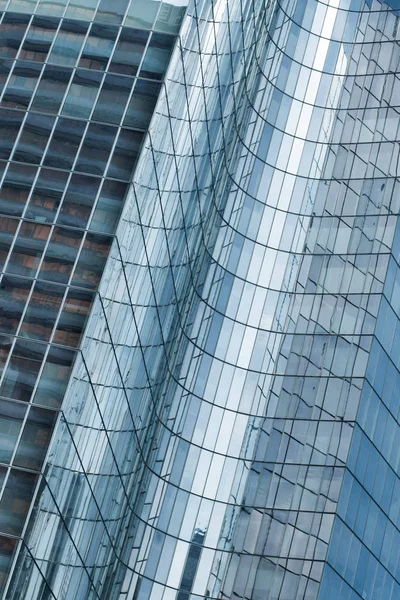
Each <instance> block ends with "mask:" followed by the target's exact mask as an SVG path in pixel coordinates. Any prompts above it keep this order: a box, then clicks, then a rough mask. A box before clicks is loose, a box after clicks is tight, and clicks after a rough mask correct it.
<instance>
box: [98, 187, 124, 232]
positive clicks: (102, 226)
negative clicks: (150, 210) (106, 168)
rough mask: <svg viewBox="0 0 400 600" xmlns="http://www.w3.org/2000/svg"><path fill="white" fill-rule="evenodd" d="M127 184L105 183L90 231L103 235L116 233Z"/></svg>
mask: <svg viewBox="0 0 400 600" xmlns="http://www.w3.org/2000/svg"><path fill="white" fill-rule="evenodd" d="M126 188H127V184H126V183H120V182H119V181H108V180H107V179H106V180H105V181H104V184H103V187H102V189H101V192H100V196H99V199H98V201H97V205H96V209H95V211H94V213H93V217H92V221H91V223H90V229H93V230H95V231H100V232H103V233H111V234H112V233H114V232H115V229H116V226H117V222H118V217H119V215H120V213H121V210H122V205H123V200H124V198H125V194H126Z"/></svg>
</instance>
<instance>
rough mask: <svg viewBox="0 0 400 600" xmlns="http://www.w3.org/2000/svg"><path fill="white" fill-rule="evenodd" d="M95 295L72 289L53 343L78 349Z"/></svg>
mask: <svg viewBox="0 0 400 600" xmlns="http://www.w3.org/2000/svg"><path fill="white" fill-rule="evenodd" d="M93 298H94V294H92V293H91V292H83V291H80V290H76V289H71V290H70V291H69V292H68V295H67V298H66V300H65V303H64V306H63V309H62V312H61V315H60V319H59V322H58V324H57V329H56V331H55V333H54V338H53V342H55V343H57V344H63V345H65V346H72V347H77V346H78V345H79V342H80V341H81V337H82V333H83V330H84V328H85V324H86V321H87V317H88V315H89V311H90V308H91V306H92V303H93Z"/></svg>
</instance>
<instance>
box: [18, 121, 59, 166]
mask: <svg viewBox="0 0 400 600" xmlns="http://www.w3.org/2000/svg"><path fill="white" fill-rule="evenodd" d="M53 124H54V118H53V117H45V116H44V115H35V114H33V113H30V114H29V115H28V117H27V119H26V121H25V124H24V128H23V131H22V134H21V137H20V138H19V142H18V145H17V148H16V150H15V152H14V155H13V159H14V160H17V161H20V162H27V163H32V164H39V163H40V161H41V160H42V155H43V152H44V149H45V147H46V144H47V142H48V139H49V136H50V133H51V130H52V128H53Z"/></svg>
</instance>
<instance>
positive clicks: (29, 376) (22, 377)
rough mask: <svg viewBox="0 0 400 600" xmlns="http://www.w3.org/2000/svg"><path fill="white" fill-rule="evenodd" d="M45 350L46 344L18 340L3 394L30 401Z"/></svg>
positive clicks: (5, 377)
mask: <svg viewBox="0 0 400 600" xmlns="http://www.w3.org/2000/svg"><path fill="white" fill-rule="evenodd" d="M45 350H46V346H45V345H44V344H36V343H35V342H24V341H17V343H16V344H15V346H14V350H13V353H12V355H11V358H10V362H9V364H8V367H7V371H6V373H5V376H4V380H3V383H2V385H1V391H0V395H1V396H5V397H6V398H12V399H13V400H22V401H23V402H29V400H30V398H31V395H32V391H33V388H34V387H35V383H36V379H37V376H38V373H39V370H40V366H41V364H42V362H43V355H44V352H45Z"/></svg>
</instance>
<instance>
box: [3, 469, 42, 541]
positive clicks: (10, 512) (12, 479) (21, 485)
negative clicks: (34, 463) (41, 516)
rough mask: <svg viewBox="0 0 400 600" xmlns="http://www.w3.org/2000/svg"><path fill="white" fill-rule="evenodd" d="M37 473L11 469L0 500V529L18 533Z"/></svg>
mask: <svg viewBox="0 0 400 600" xmlns="http://www.w3.org/2000/svg"><path fill="white" fill-rule="evenodd" d="M36 481H37V475H34V474H33V473H25V472H24V471H19V470H17V469H11V471H10V474H9V476H8V479H7V483H6V486H5V489H4V492H3V497H2V499H1V502H0V531H2V532H3V533H8V534H10V535H20V533H21V532H22V528H23V526H24V523H25V518H26V515H27V514H28V510H29V507H30V504H31V500H32V496H33V491H34V489H35V484H36Z"/></svg>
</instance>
